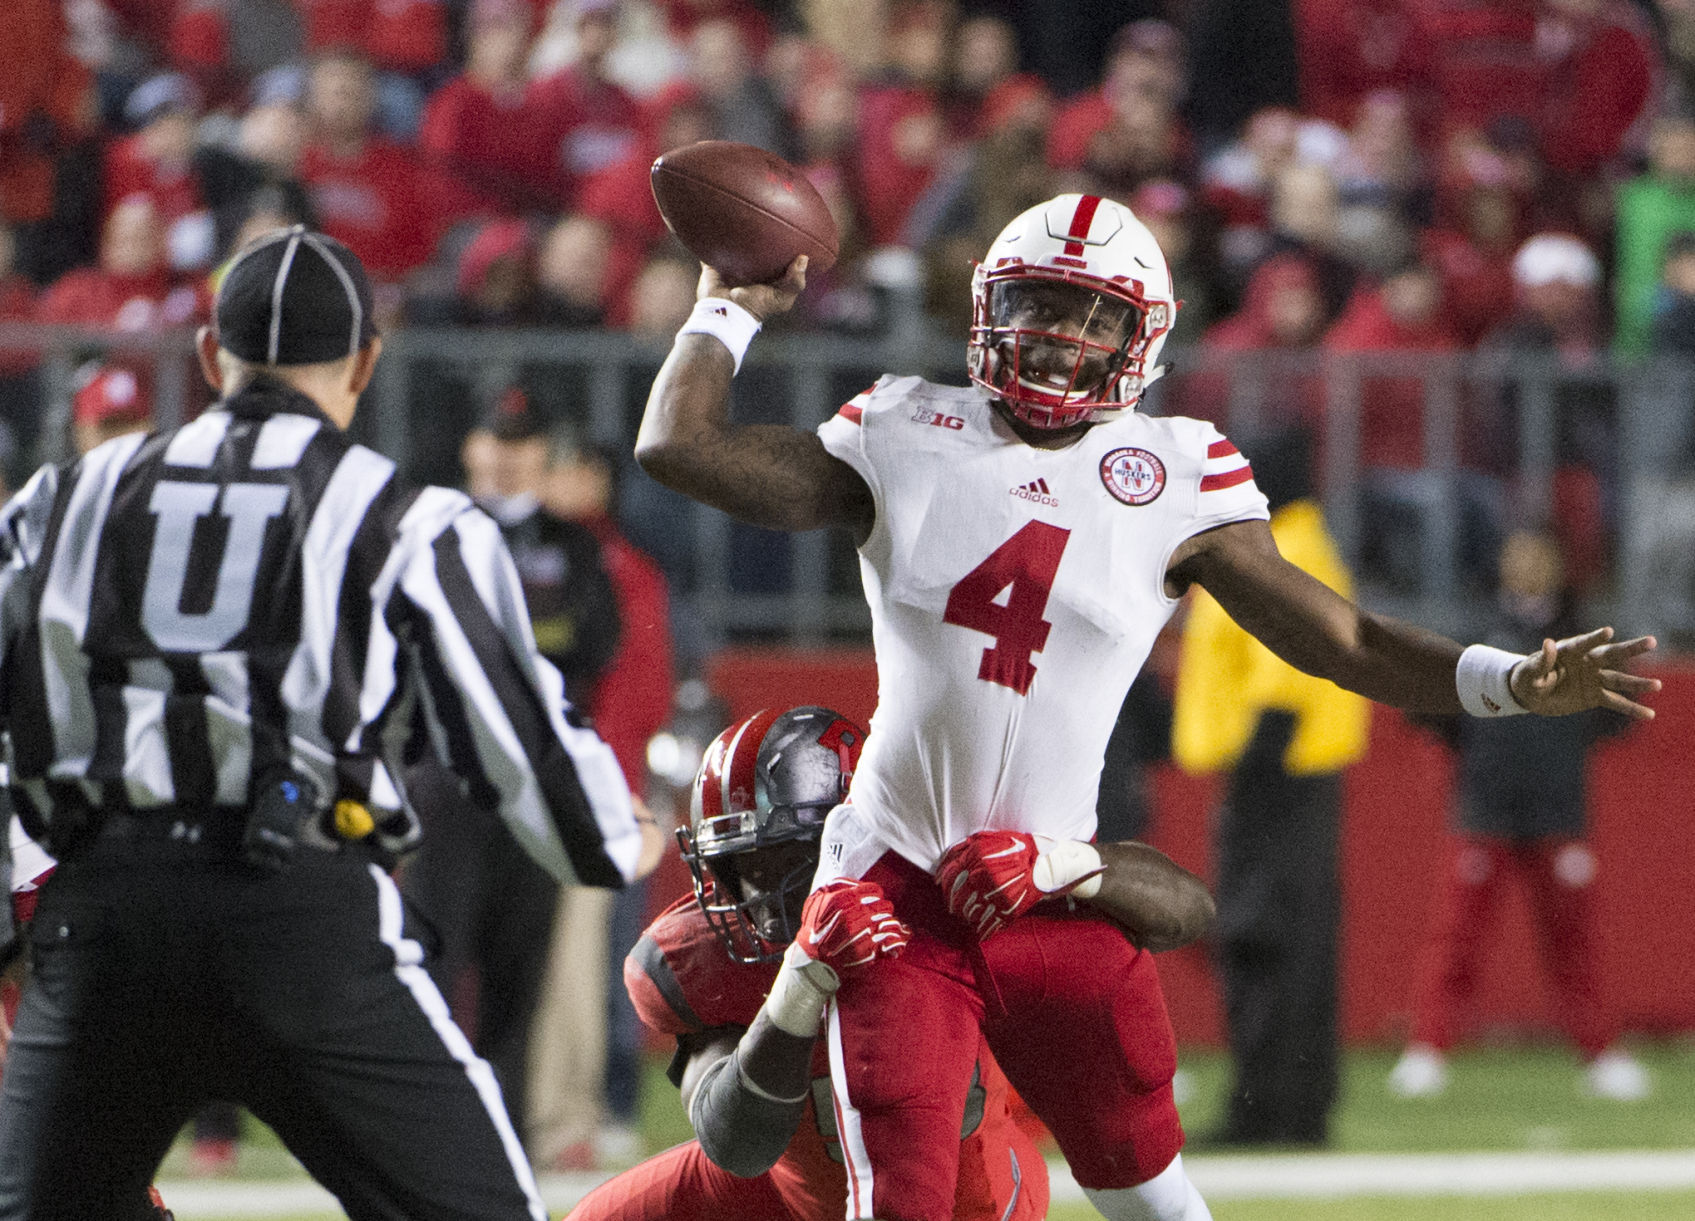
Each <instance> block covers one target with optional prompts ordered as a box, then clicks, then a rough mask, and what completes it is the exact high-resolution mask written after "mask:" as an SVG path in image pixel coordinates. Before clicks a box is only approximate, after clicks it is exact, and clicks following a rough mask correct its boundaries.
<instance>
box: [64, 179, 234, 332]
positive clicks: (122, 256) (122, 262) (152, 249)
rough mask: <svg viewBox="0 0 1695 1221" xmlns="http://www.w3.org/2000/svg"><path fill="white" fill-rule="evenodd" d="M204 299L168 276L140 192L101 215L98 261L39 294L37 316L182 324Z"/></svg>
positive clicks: (151, 213) (157, 227) (161, 236)
mask: <svg viewBox="0 0 1695 1221" xmlns="http://www.w3.org/2000/svg"><path fill="white" fill-rule="evenodd" d="M206 305H207V302H206V301H204V300H203V299H202V294H201V293H199V292H197V291H196V290H195V288H193V287H192V286H189V285H185V284H182V283H179V282H178V280H177V279H176V277H174V276H173V275H172V274H171V268H170V263H169V262H168V261H167V259H166V257H165V226H164V224H163V223H162V222H161V221H160V218H159V211H158V209H157V208H155V207H154V206H153V201H152V200H151V199H149V198H148V197H147V196H145V195H136V196H133V197H131V198H129V199H126V200H124V201H122V202H121V203H119V204H118V206H117V207H116V208H115V209H113V211H112V215H111V216H110V217H109V218H107V221H106V227H105V230H104V231H103V233H102V235H101V241H100V263H99V265H98V266H95V267H83V268H79V269H77V270H76V271H70V272H66V273H65V275H63V276H62V277H60V279H59V280H58V281H57V282H56V283H54V285H53V286H52V287H51V288H49V289H48V290H47V291H46V293H44V294H43V295H42V298H41V309H40V312H39V315H38V317H39V319H40V321H42V322H57V323H65V324H71V325H79V326H92V327H106V328H110V329H112V330H116V331H129V332H134V331H151V330H156V329H158V328H160V327H169V326H185V325H187V324H189V323H191V322H195V321H198V320H199V319H200V318H202V317H203V316H204V315H205V313H206Z"/></svg>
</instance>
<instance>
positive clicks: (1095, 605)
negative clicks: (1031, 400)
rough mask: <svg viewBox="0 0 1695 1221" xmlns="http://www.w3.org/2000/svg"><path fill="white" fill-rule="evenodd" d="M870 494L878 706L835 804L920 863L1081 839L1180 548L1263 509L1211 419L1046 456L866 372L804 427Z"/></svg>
mask: <svg viewBox="0 0 1695 1221" xmlns="http://www.w3.org/2000/svg"><path fill="white" fill-rule="evenodd" d="M818 432H819V436H820V437H821V438H822V439H823V442H824V445H825V448H826V449H828V450H829V452H830V453H832V454H834V455H835V456H836V457H838V458H840V459H841V460H842V461H844V462H846V463H848V464H849V465H850V466H852V467H853V468H854V470H856V471H858V472H859V473H860V475H861V476H863V477H864V479H865V482H866V483H867V484H868V485H870V488H871V493H872V495H873V497H874V498H875V501H876V508H877V520H876V524H875V526H874V528H873V530H872V533H871V536H870V538H868V539H867V540H866V542H865V545H864V546H863V547H861V548H860V553H859V554H860V571H861V574H862V576H863V578H864V581H865V596H866V599H867V600H868V601H869V602H870V604H871V621H872V636H873V641H874V643H875V647H876V651H877V680H878V694H877V699H878V703H877V711H876V714H875V716H873V718H872V720H871V726H870V735H869V737H868V738H867V739H866V745H865V752H864V755H863V756H862V757H861V759H860V762H859V767H858V769H857V770H856V772H855V773H854V778H853V787H852V794H851V801H852V803H853V807H854V809H855V811H856V813H858V814H859V815H860V816H861V817H862V818H863V820H864V821H866V822H867V823H869V828H870V830H872V831H873V832H874V833H875V835H876V836H877V838H878V839H880V840H881V841H882V842H883V843H885V844H886V845H887V846H888V847H890V848H893V849H894V850H895V851H897V852H899V853H900V854H901V855H902V856H903V857H905V858H907V859H908V860H910V861H912V862H913V863H914V864H916V865H919V866H920V867H922V868H924V869H931V868H933V867H934V866H935V864H936V861H937V859H938V858H939V857H940V856H941V854H942V853H943V852H944V851H946V850H947V848H948V847H949V846H951V845H953V844H955V843H958V842H959V841H960V840H961V839H964V838H965V837H966V836H967V835H969V834H971V833H972V832H973V831H980V830H983V829H985V828H1004V829H1011V830H1018V831H1032V832H1041V833H1043V834H1046V835H1052V836H1055V837H1059V838H1066V839H1089V838H1091V837H1092V836H1093V835H1094V832H1095V796H1096V790H1097V788H1098V785H1099V782H1100V772H1101V761H1102V757H1103V756H1104V754H1105V751H1106V743H1107V738H1108V737H1109V736H1110V735H1111V733H1112V727H1113V724H1114V722H1115V721H1116V720H1117V717H1118V710H1119V707H1120V705H1121V704H1122V703H1123V700H1124V694H1125V692H1126V691H1127V690H1128V689H1129V687H1130V683H1131V680H1132V679H1134V678H1135V676H1136V672H1137V671H1138V670H1139V669H1141V666H1142V663H1143V661H1144V660H1146V658H1147V655H1148V650H1149V649H1150V648H1151V647H1152V645H1153V641H1154V637H1155V636H1157V635H1158V634H1159V630H1160V628H1161V627H1162V626H1163V625H1164V624H1165V622H1166V620H1167V619H1169V618H1170V617H1171V614H1172V612H1173V611H1174V610H1175V609H1176V607H1177V602H1176V601H1175V600H1173V599H1172V598H1170V597H1167V596H1166V592H1165V572H1166V568H1167V567H1168V565H1169V563H1170V559H1171V554H1172V552H1173V551H1174V550H1175V549H1176V548H1177V546H1178V544H1179V543H1181V542H1182V541H1183V540H1184V539H1186V538H1188V537H1190V536H1191V535H1193V534H1196V533H1198V532H1200V531H1202V530H1208V529H1211V528H1213V527H1215V526H1220V525H1223V524H1225V523H1227V522H1232V521H1241V520H1245V519H1250V518H1261V519H1263V518H1265V517H1266V516H1267V512H1266V501H1265V497H1264V496H1263V495H1261V493H1260V491H1259V489H1258V488H1256V487H1255V486H1254V482H1253V472H1252V471H1251V470H1250V469H1249V467H1248V463H1247V460H1246V459H1245V458H1243V457H1242V455H1241V454H1240V453H1238V452H1237V450H1236V447H1235V446H1234V445H1232V444H1230V442H1229V441H1227V440H1225V439H1224V437H1223V436H1222V435H1221V434H1220V433H1219V432H1218V430H1217V429H1215V428H1214V427H1213V426H1212V425H1211V424H1207V423H1203V422H1202V421H1199V420H1189V419H1182V418H1159V417H1150V416H1144V415H1141V414H1139V413H1137V412H1134V411H1126V412H1124V413H1122V415H1120V416H1119V417H1118V418H1116V419H1113V420H1111V421H1109V422H1107V423H1104V424H1098V425H1096V426H1095V427H1093V428H1091V429H1090V430H1089V431H1088V432H1087V433H1086V434H1084V436H1083V437H1082V439H1080V440H1079V441H1077V442H1076V443H1075V444H1074V445H1071V446H1068V447H1067V448H1065V449H1061V450H1042V449H1035V448H1033V447H1031V446H1029V445H1026V444H1024V443H1023V442H1022V441H1020V440H1019V439H1018V438H1017V437H1016V436H1015V435H1013V433H1012V431H1011V429H1009V428H1008V427H1007V426H1006V425H1005V424H1004V423H1003V422H1002V421H1001V420H1000V419H999V418H998V416H996V415H995V413H994V411H993V410H992V408H991V407H990V405H989V399H988V396H987V394H986V393H985V392H984V391H982V390H980V389H978V388H976V387H974V386H973V387H965V388H957V387H950V386H938V385H934V384H932V383H929V382H926V381H924V380H923V379H921V378H917V377H884V378H882V379H881V380H880V381H878V382H877V384H876V385H875V386H873V387H872V388H871V389H869V390H867V391H866V392H865V393H863V394H861V395H860V396H859V397H857V398H855V399H854V400H853V401H851V402H850V403H848V404H847V405H846V406H844V407H843V408H842V409H841V411H840V412H839V413H838V414H837V415H835V416H834V417H832V418H831V419H829V420H827V421H826V422H825V423H824V424H822V425H820V426H819V430H818Z"/></svg>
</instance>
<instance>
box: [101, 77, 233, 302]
mask: <svg viewBox="0 0 1695 1221" xmlns="http://www.w3.org/2000/svg"><path fill="white" fill-rule="evenodd" d="M199 112H200V91H199V89H197V88H196V87H195V84H194V82H193V81H191V80H189V79H188V77H186V76H184V75H182V74H181V73H179V72H167V73H161V74H160V75H158V76H154V77H150V78H148V79H147V80H146V81H143V82H142V83H141V84H140V85H138V86H136V87H135V89H134V90H132V91H131V92H130V95H129V97H128V99H127V100H126V101H125V102H124V118H125V119H126V120H127V121H128V122H129V124H130V125H131V127H133V128H134V131H133V133H132V134H131V135H128V136H125V137H123V138H122V139H120V140H117V141H114V142H113V143H111V144H108V145H107V146H106V153H105V165H104V170H105V207H104V209H103V215H104V216H110V215H111V214H112V209H114V208H115V207H117V205H118V201H119V200H121V199H128V198H129V197H131V196H133V195H145V196H147V197H148V198H149V199H151V200H152V201H153V206H154V207H155V208H156V209H157V210H158V212H159V218H160V220H162V221H163V222H164V225H165V233H166V244H167V247H168V248H169V250H170V258H171V266H172V267H175V268H176V269H178V270H179V271H193V270H203V269H205V268H206V267H208V266H209V265H210V264H211V262H212V257H213V254H214V253H215V250H214V240H213V232H214V226H213V221H212V213H211V211H210V210H209V209H208V208H207V201H206V198H205V195H204V193H203V192H202V190H201V185H200V178H199V175H198V173H197V172H196V169H195V164H194V152H195V136H196V128H197V125H198V119H199Z"/></svg>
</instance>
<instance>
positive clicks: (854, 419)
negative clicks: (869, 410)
mask: <svg viewBox="0 0 1695 1221" xmlns="http://www.w3.org/2000/svg"><path fill="white" fill-rule="evenodd" d="M836 414H837V415H839V416H841V417H842V419H844V420H846V421H847V422H848V423H849V424H861V423H863V421H864V418H865V408H863V407H861V406H860V405H859V404H857V403H843V404H842V409H841V410H840V411H838V412H836Z"/></svg>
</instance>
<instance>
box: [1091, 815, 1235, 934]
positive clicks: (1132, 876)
mask: <svg viewBox="0 0 1695 1221" xmlns="http://www.w3.org/2000/svg"><path fill="white" fill-rule="evenodd" d="M1095 847H1096V850H1097V851H1099V853H1100V854H1101V863H1102V864H1103V865H1104V866H1105V867H1106V869H1105V872H1104V873H1102V874H1101V888H1100V889H1099V890H1098V891H1096V892H1095V894H1094V896H1093V897H1092V898H1090V899H1088V900H1086V901H1087V902H1088V903H1089V905H1090V906H1091V907H1095V908H1098V909H1099V910H1100V911H1102V912H1104V913H1105V914H1106V915H1108V916H1110V917H1112V919H1113V920H1115V921H1116V922H1117V923H1119V924H1121V925H1123V926H1124V930H1125V931H1126V932H1127V933H1129V934H1130V940H1132V941H1134V942H1135V943H1136V944H1137V945H1139V946H1141V947H1142V948H1143V949H1144V950H1150V951H1152V952H1153V953H1155V954H1158V953H1162V952H1164V951H1165V950H1175V949H1177V948H1178V947H1180V946H1185V945H1188V944H1189V943H1190V942H1191V941H1194V940H1196V939H1197V938H1199V937H1204V936H1205V935H1206V934H1207V933H1208V932H1209V931H1210V930H1211V928H1212V922H1213V919H1214V918H1215V917H1216V916H1217V914H1218V909H1217V907H1216V906H1215V905H1214V904H1213V901H1212V894H1211V893H1210V892H1209V891H1208V890H1207V888H1206V883H1205V882H1203V881H1201V880H1200V879H1199V878H1197V877H1196V876H1195V875H1194V874H1192V873H1190V872H1189V871H1188V870H1187V869H1184V868H1183V867H1182V866H1181V865H1179V864H1177V862H1175V861H1173V860H1172V859H1171V858H1170V857H1168V856H1166V855H1165V853H1163V852H1161V851H1160V850H1159V849H1158V848H1155V847H1152V846H1151V845H1149V844H1144V843H1142V842H1140V841H1139V840H1118V841H1113V842H1110V843H1105V844H1096V845H1095Z"/></svg>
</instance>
